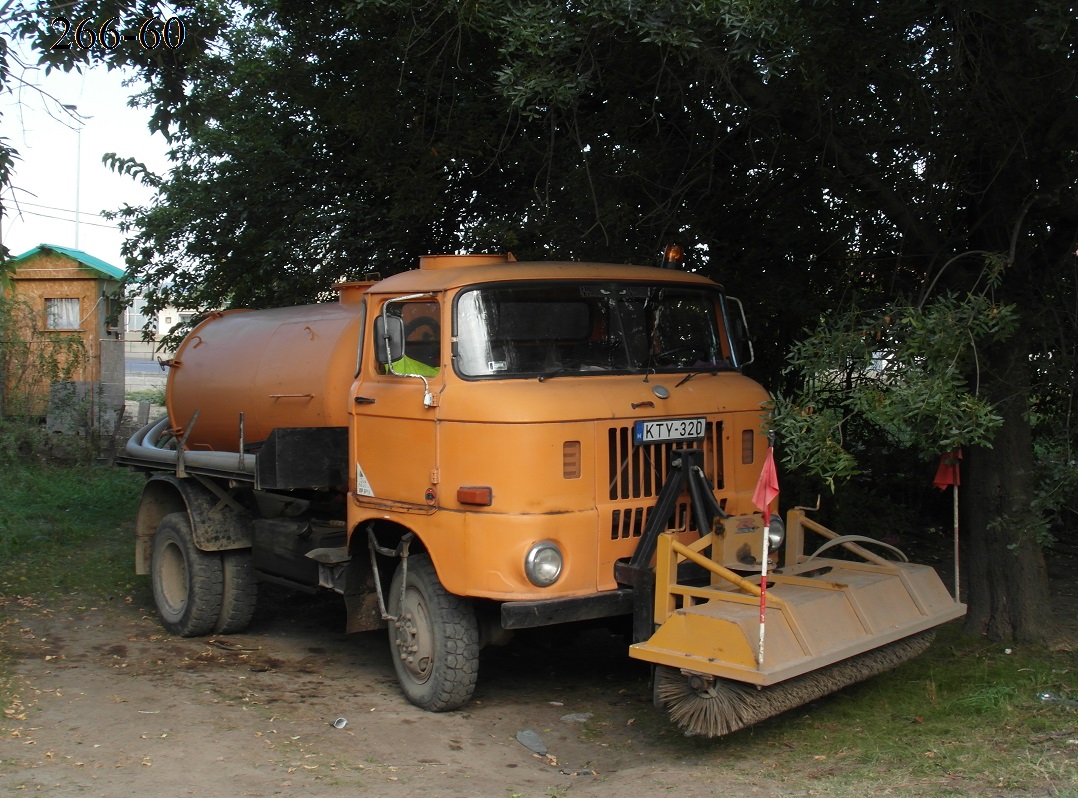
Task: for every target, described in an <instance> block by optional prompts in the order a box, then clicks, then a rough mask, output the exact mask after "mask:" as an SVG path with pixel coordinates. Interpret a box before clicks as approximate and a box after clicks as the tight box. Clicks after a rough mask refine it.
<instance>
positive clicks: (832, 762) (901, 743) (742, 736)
mask: <svg viewBox="0 0 1078 798" xmlns="http://www.w3.org/2000/svg"><path fill="white" fill-rule="evenodd" d="M142 482H143V480H142V477H140V476H139V475H136V474H132V473H130V472H127V471H125V470H122V469H118V468H111V469H110V468H105V467H101V466H85V467H54V466H45V465H40V464H33V465H28V464H21V463H19V462H10V461H9V460H7V459H5V460H4V462H3V463H0V485H2V488H3V489H2V490H0V594H2V596H3V597H6V599H7V600H12V599H14V598H15V597H32V598H33V599H34V600H35V601H38V602H41V603H50V602H62V601H66V600H70V599H71V598H74V597H79V598H82V597H85V598H88V599H107V598H110V597H115V596H120V595H124V596H127V595H131V594H132V592H136V591H138V590H144V589H145V588H144V587H139V586H136V580H135V577H134V568H133V564H132V558H133V549H134V546H133V542H132V528H133V519H134V515H135V507H136V504H137V500H138V495H139V490H140V488H141V485H142ZM4 615H5V610H4V601H0V628H3V626H4V622H5V620H6V619H5V617H4ZM12 670H13V669H12V664H11V662H10V652H8V651H6V650H5V648H4V645H3V642H2V641H0V699H7V698H9V697H10V691H9V690H8V689H7V687H6V686H5V682H6V681H7V680H8V677H10V674H11V673H12ZM1076 674H1078V658H1076V655H1075V653H1074V652H1073V651H1071V650H1069V649H1067V648H1065V647H1060V650H1056V651H1050V650H1046V649H1042V648H1025V647H1021V646H1012V647H1010V649H1008V648H1007V647H1006V646H1004V645H1001V644H996V643H991V642H988V641H986V640H984V639H974V638H969V637H965V636H963V635H962V634H961V633H960V632H959V630H958V628H957V626H955V625H950V626H948V627H945V628H944V629H942V630H941V631H940V635H939V638H938V639H937V641H936V643H935V644H934V645H933V647H932V648H931V649H930V650H929V651H928V652H927V653H926V654H925V655H923V656H921V657H919V658H917V659H914V660H913V661H911V662H908V663H906V664H905V665H903V666H902V667H900V668H898V669H896V670H894V671H892V672H890V673H887V674H884V675H882V676H878V677H876V678H874V679H871V680H869V681H867V682H864V683H861V684H859V685H855V686H853V687H850V688H847V689H845V690H843V691H841V692H839V693H836V694H833V695H831V696H828V697H826V698H824V699H822V700H820V701H817V702H814V703H812V704H810V705H808V706H805V707H802V708H800V709H797V710H794V711H791V712H788V713H786V714H785V715H783V716H781V717H779V718H774V719H771V720H769V721H766V722H764V723H761V724H758V725H757V726H755V727H753V728H750V729H746V730H743V731H741V732H737V733H735V734H733V735H730V736H728V737H725V738H722V739H718V740H701V739H698V738H685V737H683V736H682V735H681V734H680V733H679V732H678V731H677V730H676V729H675V728H674V727H673V726H672V725H670V724H669V723H667V722H666V721H665V719H664V718H662V717H661V716H660V715H658V714H657V713H650V712H648V713H640V714H639V715H637V718H636V720H637V724H636V725H635V726H634V731H633V732H632V735H633V737H634V738H635V740H634V742H633V743H632V745H633V746H634V750H639V748H640V746H644V747H645V748H646V750H647V757H648V758H649V759H650V760H651V761H652V763H655V764H658V763H660V762H662V761H667V762H671V763H682V764H683V763H685V762H689V761H691V762H692V764H693V767H694V769H695V770H696V771H698V772H699V774H700V775H701V777H702V778H703V777H706V778H711V779H714V780H716V781H722V780H723V779H726V778H729V775H730V774H733V776H734V777H735V778H736V779H738V780H742V781H743V780H744V779H745V778H751V779H752V780H753V782H754V783H755V784H759V785H760V786H761V787H764V788H769V789H770V790H771V794H793V795H827V796H833V798H845V797H846V796H851V797H852V796H858V798H860V797H861V796H864V795H866V794H875V795H878V796H900V797H905V796H911V797H912V796H916V798H935V797H936V796H938V797H939V798H944V797H945V796H946V797H948V798H950V797H953V796H969V798H972V797H973V796H993V797H997V796H1003V797H1006V798H1010V797H1011V796H1060V797H1063V796H1071V797H1075V796H1078V742H1076V741H1078V707H1075V706H1074V705H1073V704H1071V703H1069V702H1073V701H1078V678H1076ZM634 687H635V685H634ZM1045 692H1049V693H1053V694H1055V695H1057V696H1059V697H1061V698H1062V699H1063V700H1062V701H1052V702H1044V701H1042V700H1041V699H1040V698H1039V694H1041V693H1045ZM5 704H6V701H5ZM598 717H601V716H597V718H598ZM604 726H605V724H601V723H599V722H598V721H595V722H593V723H591V724H588V725H587V727H586V728H585V729H584V730H582V731H581V734H582V735H584V736H586V737H587V738H588V739H591V740H592V741H593V742H596V743H599V742H603V743H604V744H606V742H608V741H609V739H611V737H612V736H611V735H608V740H607V741H603V740H601V739H599V738H600V737H601V736H602V734H601V731H600V730H601V728H602V727H604ZM606 728H607V731H608V732H610V731H611V727H609V726H607V727H606ZM746 763H755V764H756V765H759V767H758V771H759V775H758V776H756V775H753V774H752V773H750V772H746V770H745V765H746ZM734 792H735V793H736V789H735V790H734ZM765 794H766V793H765Z"/></svg>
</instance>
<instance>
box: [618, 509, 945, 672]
mask: <svg viewBox="0 0 1078 798" xmlns="http://www.w3.org/2000/svg"><path fill="white" fill-rule="evenodd" d="M806 528H808V529H810V530H812V531H813V532H816V533H818V534H820V535H822V536H823V537H826V538H828V539H832V540H834V539H840V537H841V536H839V535H838V534H837V533H835V532H833V531H832V530H830V529H827V528H826V527H823V526H822V525H820V524H817V523H816V522H814V521H810V520H808V519H806V518H805V517H804V513H803V511H801V510H800V509H797V510H792V511H790V513H789V514H788V517H787V541H786V545H787V552H788V554H787V557H786V562H785V563H784V565H783V567H782V568H781V569H778V570H777V571H775V572H773V573H770V574H769V575H768V589H767V593H766V597H765V610H764V612H765V621H766V627H767V646H766V648H765V652H764V659H763V662H758V661H757V647H756V641H757V640H758V637H759V628H760V593H761V590H760V576H759V575H755V576H742V575H741V574H738V573H736V572H735V571H733V570H731V569H729V568H727V567H725V566H724V565H722V564H721V563H719V562H716V561H715V558H716V557H718V558H722V556H723V546H722V545H721V540H720V539H719V538H721V535H718V534H717V533H716V532H712V533H711V534H709V535H705V536H704V537H702V538H701V539H700V540H699V541H696V542H694V543H693V544H691V545H688V546H687V545H684V544H682V543H679V542H678V541H677V540H676V539H675V537H674V536H673V535H672V534H669V533H667V534H663V535H661V536H660V538H659V540H658V545H657V549H656V554H655V623H656V631H655V634H654V635H653V636H652V637H651V639H649V640H647V641H644V642H641V643H636V644H634V645H633V646H631V647H630V651H629V653H630V656H633V657H635V658H637V659H642V660H646V661H649V662H654V663H656V664H661V665H667V666H670V667H674V668H679V669H682V670H686V671H692V672H697V673H703V674H709V675H712V676H720V677H724V678H729V679H735V680H737V681H742V682H748V683H751V684H756V685H760V686H764V685H770V684H775V683H778V682H781V681H784V680H786V679H789V678H792V677H794V676H798V675H801V674H803V673H807V672H808V671H812V670H816V669H818V668H821V667H823V666H825V665H829V664H832V663H835V662H838V661H840V660H843V659H846V658H848V657H852V656H855V655H857V654H862V653H864V652H866V651H870V650H872V649H875V648H879V647H880V646H883V645H886V644H888V643H892V642H895V641H897V640H901V639H903V638H905V637H908V636H910V635H914V634H917V633H919V632H923V631H925V630H927V629H931V628H933V627H935V626H938V625H939V624H942V623H945V622H947V621H950V620H953V619H954V618H958V617H961V616H962V615H963V614H964V613H965V605H963V604H960V603H958V602H957V601H955V600H954V599H953V598H952V597H951V595H950V594H949V593H948V592H947V590H946V588H945V587H944V585H943V582H942V581H941V580H940V578H939V576H938V575H937V574H936V572H935V571H934V570H933V569H932V568H930V567H928V566H925V565H917V564H913V563H905V562H894V561H891V560H887V559H885V558H883V557H880V556H878V555H876V554H875V553H873V552H871V551H869V550H867V549H865V548H864V547H862V546H859V545H857V544H856V543H849V542H843V543H842V544H841V545H842V546H843V547H844V548H846V549H848V550H850V551H852V552H854V553H855V554H857V555H858V556H859V557H861V558H862V559H863V560H864V562H855V561H847V560H836V559H830V558H823V557H811V556H808V555H805V553H804V551H803V547H804V531H805V529H806ZM705 552H707V553H705ZM685 560H689V561H691V562H694V563H696V564H697V565H699V566H701V567H703V568H705V569H707V571H709V572H710V573H711V574H712V575H713V578H712V580H711V584H709V585H688V584H682V583H679V582H678V578H677V571H678V565H679V563H681V562H683V561H685Z"/></svg>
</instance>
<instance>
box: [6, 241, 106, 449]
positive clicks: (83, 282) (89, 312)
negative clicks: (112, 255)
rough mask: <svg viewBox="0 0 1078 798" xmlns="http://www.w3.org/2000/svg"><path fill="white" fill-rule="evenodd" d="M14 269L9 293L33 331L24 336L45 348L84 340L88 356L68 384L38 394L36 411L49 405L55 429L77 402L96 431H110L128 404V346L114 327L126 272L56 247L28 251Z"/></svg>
mask: <svg viewBox="0 0 1078 798" xmlns="http://www.w3.org/2000/svg"><path fill="white" fill-rule="evenodd" d="M11 265H12V267H13V269H14V271H13V272H12V273H11V280H10V283H11V288H10V289H9V290H10V291H12V292H13V295H14V296H15V297H16V298H17V299H21V300H22V301H23V302H24V303H25V304H26V305H27V306H28V307H29V309H30V311H31V314H32V319H31V321H30V324H29V326H30V327H32V329H28V330H25V331H24V332H25V333H27V334H28V336H29V338H30V339H31V340H32V341H33V343H34V344H36V345H39V346H46V345H48V342H49V341H63V340H65V339H68V338H75V339H77V340H79V341H81V344H82V349H83V353H84V354H83V358H82V362H81V364H80V365H79V367H78V369H77V370H76V372H75V373H74V374H72V375H70V377H71V379H70V380H69V381H68V382H66V383H65V384H64V385H61V386H52V385H48V384H44V383H45V382H47V381H42V382H43V384H41V385H39V386H38V387H37V388H36V389H35V390H34V394H35V396H36V397H37V398H36V400H35V403H34V406H35V408H37V412H38V413H41V412H44V406H45V405H46V404H50V407H49V414H50V419H49V425H50V428H54V424H53V415H54V414H56V411H57V410H62V409H63V408H64V406H68V407H71V406H73V405H74V404H76V403H77V404H79V405H80V408H87V407H88V409H89V410H90V412H89V414H86V413H82V415H83V416H85V417H88V418H90V419H92V422H91V423H92V424H93V425H94V426H97V427H100V428H101V430H102V431H104V432H111V431H112V430H113V429H114V428H115V426H116V424H117V423H118V421H119V419H120V414H121V411H122V409H123V403H124V351H123V341H122V340H121V339H122V335H121V332H120V329H119V327H117V326H113V325H114V324H115V322H114V321H113V316H114V314H113V304H114V300H113V297H114V296H115V294H116V292H117V290H118V289H119V287H120V280H121V279H122V278H123V276H124V272H123V270H122V269H119V268H117V267H115V266H112V265H111V264H108V263H106V262H105V261H103V260H101V259H99V258H95V257H94V256H93V255H89V254H87V253H85V252H82V251H81V250H78V249H71V248H69V247H59V246H54V245H52V244H41V245H39V246H37V247H34V248H33V249H31V250H29V251H28V252H24V253H23V254H21V255H19V256H18V257H16V258H14V259H13V261H12V263H11ZM15 376H21V375H15ZM10 379H11V375H9V380H10ZM50 390H51V393H52V400H51V403H50V401H49V392H50ZM58 415H62V412H61V413H59V414H58ZM59 423H61V428H64V427H65V425H64V424H63V423H62V422H59ZM58 431H60V429H59V428H58Z"/></svg>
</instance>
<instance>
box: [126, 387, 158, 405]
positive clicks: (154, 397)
mask: <svg viewBox="0 0 1078 798" xmlns="http://www.w3.org/2000/svg"><path fill="white" fill-rule="evenodd" d="M124 398H125V399H127V401H129V402H149V403H150V404H151V405H161V406H164V404H165V389H164V388H147V389H144V390H141V391H128V392H127V393H126V394H124Z"/></svg>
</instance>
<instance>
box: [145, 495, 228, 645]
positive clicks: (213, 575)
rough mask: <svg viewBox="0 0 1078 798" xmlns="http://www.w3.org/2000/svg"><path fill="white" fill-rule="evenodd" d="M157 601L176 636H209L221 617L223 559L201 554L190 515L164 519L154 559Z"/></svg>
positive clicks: (169, 628)
mask: <svg viewBox="0 0 1078 798" xmlns="http://www.w3.org/2000/svg"><path fill="white" fill-rule="evenodd" d="M150 575H151V578H152V580H153V597H154V601H155V602H156V604H157V612H158V613H159V614H160V615H161V620H162V622H163V623H164V625H165V628H166V629H168V630H169V631H170V632H171V633H172V634H174V635H179V636H180V637H197V636H198V635H204V634H209V633H210V632H212V631H213V629H214V626H216V624H217V619H218V617H219V616H220V614H221V599H222V594H223V592H224V588H223V579H224V578H223V569H222V566H221V555H220V554H218V553H217V552H205V551H200V550H199V549H198V548H197V547H196V546H195V541H194V537H193V536H192V535H191V525H190V522H189V521H188V520H187V514H186V513H170V514H169V515H166V516H165V517H164V518H162V519H161V523H160V524H159V525H158V526H157V534H155V535H154V539H153V552H152V554H151V556H150Z"/></svg>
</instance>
